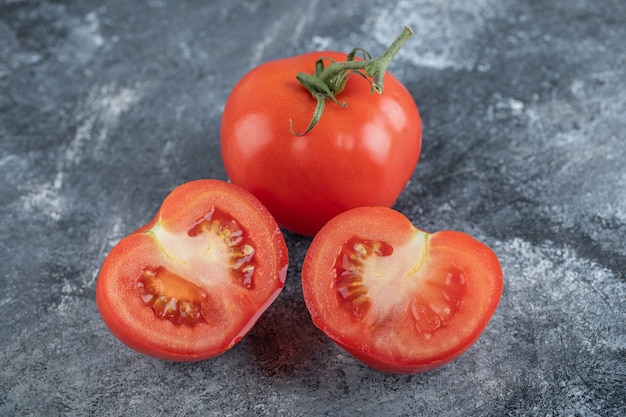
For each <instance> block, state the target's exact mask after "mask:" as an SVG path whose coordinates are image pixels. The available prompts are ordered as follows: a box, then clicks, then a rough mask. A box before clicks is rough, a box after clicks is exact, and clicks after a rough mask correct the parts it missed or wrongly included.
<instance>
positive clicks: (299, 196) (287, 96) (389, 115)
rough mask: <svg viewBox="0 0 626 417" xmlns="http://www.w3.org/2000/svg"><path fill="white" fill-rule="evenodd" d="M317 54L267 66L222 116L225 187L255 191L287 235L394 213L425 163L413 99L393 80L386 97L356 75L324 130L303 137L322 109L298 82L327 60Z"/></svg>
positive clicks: (328, 113) (237, 91)
mask: <svg viewBox="0 0 626 417" xmlns="http://www.w3.org/2000/svg"><path fill="white" fill-rule="evenodd" d="M322 56H323V57H327V58H329V59H334V60H336V61H345V60H346V54H343V53H338V52H330V51H323V52H313V53H308V54H304V55H299V56H294V57H290V58H285V59H280V60H276V61H272V62H268V63H265V64H262V65H260V66H258V67H256V68H255V69H253V70H252V71H251V72H249V73H248V74H247V75H245V76H244V77H243V78H242V79H241V81H239V83H237V85H236V86H235V87H234V89H233V90H232V92H231V94H230V96H229V98H228V100H227V102H226V105H225V108H224V113H223V116H222V124H221V150H222V158H223V161H224V165H225V168H226V172H227V174H228V177H229V178H230V180H231V181H232V182H233V183H234V184H238V185H240V186H242V187H243V188H245V189H246V190H248V191H250V192H251V193H252V194H254V195H255V196H256V197H258V198H259V200H261V202H262V203H263V204H264V205H265V206H266V207H267V208H268V209H269V211H270V212H271V213H272V214H273V216H274V218H275V219H276V220H277V222H278V223H279V224H280V225H281V226H283V227H284V228H286V229H289V230H291V231H294V232H296V233H299V234H303V235H313V234H315V233H316V232H317V231H318V230H319V229H320V228H321V227H322V226H323V225H324V224H325V223H326V222H327V221H328V220H330V219H331V218H333V217H334V216H336V215H337V214H339V213H341V212H343V211H345V210H348V209H350V208H353V207H359V206H372V205H377V206H387V207H390V206H391V205H393V204H394V202H395V201H396V199H397V198H398V196H399V194H400V193H401V191H402V190H403V188H404V187H405V185H406V183H407V182H408V180H409V179H410V177H411V175H412V173H413V171H414V169H415V166H416V164H417V162H418V159H419V154H420V150H421V138H422V122H421V119H420V115H419V112H418V109H417V106H416V105H415V102H414V101H413V98H412V96H411V94H410V93H409V92H408V90H407V89H406V88H405V87H404V86H403V85H402V84H401V83H400V81H398V79H397V78H395V77H394V76H393V75H391V74H389V73H388V72H387V73H385V77H384V93H383V94H371V93H370V91H371V85H370V83H369V82H368V80H366V79H364V78H362V77H360V76H357V75H354V74H353V75H350V76H349V78H348V80H347V83H346V85H345V89H344V90H343V91H342V92H341V93H340V94H339V95H337V99H338V100H339V101H340V102H342V103H346V105H347V106H346V107H345V108H343V107H342V106H340V105H338V104H336V103H334V102H333V101H328V102H327V103H326V106H325V110H324V112H323V115H322V116H321V119H320V121H319V123H318V124H317V125H316V126H315V128H314V129H312V130H311V131H310V132H308V133H307V134H305V135H303V136H297V135H295V134H294V133H293V132H292V131H291V130H290V120H291V121H292V123H293V130H294V131H296V132H302V131H305V129H306V128H307V126H308V124H309V122H310V120H311V116H312V114H313V112H314V109H315V107H316V99H315V98H313V96H312V95H311V93H309V91H307V90H306V89H305V88H303V86H302V85H300V83H299V82H298V81H297V79H296V76H297V74H298V73H299V72H312V70H313V68H314V67H315V63H316V61H317V60H318V59H319V58H320V57H322Z"/></svg>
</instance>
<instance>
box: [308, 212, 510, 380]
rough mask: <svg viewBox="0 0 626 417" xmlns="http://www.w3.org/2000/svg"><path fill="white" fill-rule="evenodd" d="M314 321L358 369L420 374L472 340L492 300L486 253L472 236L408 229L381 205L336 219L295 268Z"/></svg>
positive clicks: (491, 269)
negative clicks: (299, 270)
mask: <svg viewBox="0 0 626 417" xmlns="http://www.w3.org/2000/svg"><path fill="white" fill-rule="evenodd" d="M302 285H303V293H304V298H305V302H306V305H307V308H308V309H309V311H310V313H311V317H312V319H313V321H314V323H315V324H316V325H317V326H318V327H319V328H320V329H321V330H322V331H323V332H324V333H326V334H327V335H328V336H329V337H330V338H331V339H332V340H334V341H335V342H336V343H337V344H338V345H339V346H341V347H343V348H344V349H346V350H347V351H348V352H349V353H351V354H352V355H354V356H355V357H356V358H357V359H360V360H361V361H363V362H364V363H366V364H368V365H370V366H372V367H374V368H377V369H380V370H383V371H387V372H394V373H416V372H425V371H428V370H431V369H434V368H436V367H438V366H441V365H443V364H445V363H447V362H450V361H451V360H453V359H454V358H456V357H458V356H459V355H460V354H462V353H463V352H464V351H465V350H467V349H468V348H469V347H470V346H471V345H472V344H473V343H474V342H475V341H476V340H477V338H478V337H479V336H480V334H481V333H482V331H483V329H484V328H485V326H486V325H487V323H488V321H489V320H490V318H491V316H492V315H493V313H494V312H495V309H496V307H497V305H498V302H499V299H500V296H501V293H502V286H503V281H502V270H501V268H500V264H499V262H498V259H497V257H496V255H495V254H494V253H493V252H492V251H491V250H490V249H489V248H488V247H487V246H485V245H484V244H482V243H480V242H478V241H477V240H475V239H473V238H472V237H470V236H468V235H466V234H463V233H460V232H453V231H443V232H439V233H435V234H428V233H425V232H423V231H421V230H419V229H417V228H415V227H414V226H413V225H412V224H411V223H410V222H409V221H408V219H406V217H404V216H403V215H402V214H400V213H398V212H396V211H394V210H392V209H389V208H385V207H362V208H356V209H352V210H349V211H347V212H345V213H343V214H340V215H339V216H337V217H336V218H335V219H333V220H331V221H330V222H329V223H328V224H327V225H326V226H324V227H323V228H322V229H321V230H320V232H319V233H318V234H317V235H316V237H315V238H314V239H313V242H312V243H311V247H310V249H309V251H308V252H307V255H306V258H305V261H304V265H303V268H302Z"/></svg>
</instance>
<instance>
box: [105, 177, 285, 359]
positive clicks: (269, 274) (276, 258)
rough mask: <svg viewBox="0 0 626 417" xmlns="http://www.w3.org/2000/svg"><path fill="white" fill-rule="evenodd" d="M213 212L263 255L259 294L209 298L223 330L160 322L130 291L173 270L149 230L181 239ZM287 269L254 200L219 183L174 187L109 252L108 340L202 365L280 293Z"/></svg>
mask: <svg viewBox="0 0 626 417" xmlns="http://www.w3.org/2000/svg"><path fill="white" fill-rule="evenodd" d="M211 207H216V208H219V209H221V210H223V211H227V210H229V209H231V210H233V211H234V213H232V214H233V216H234V218H236V219H237V220H238V221H239V222H240V223H241V224H242V225H243V226H244V227H246V228H249V229H248V230H249V232H250V235H252V237H253V239H254V241H255V243H256V244H257V246H258V251H259V252H261V253H260V254H259V255H258V256H259V258H260V259H259V264H260V265H259V269H260V271H259V272H258V273H257V277H258V281H257V282H256V283H255V284H256V288H257V290H255V291H254V292H250V291H243V290H242V291H237V290H236V289H235V291H232V292H225V291H224V292H223V293H217V294H211V297H212V300H213V302H214V308H215V310H216V311H218V310H222V311H221V312H220V313H219V314H220V317H219V320H221V321H222V322H223V325H212V326H208V325H203V324H198V325H196V326H195V327H190V326H185V325H177V324H174V323H171V322H170V321H168V320H165V319H159V318H157V317H156V316H155V314H154V312H153V311H152V310H151V309H150V308H149V307H147V306H146V305H145V303H144V302H143V301H142V300H141V298H140V297H139V296H138V294H137V288H136V285H137V277H138V276H140V275H141V273H142V270H143V269H144V268H145V267H155V266H159V265H166V266H168V265H171V264H173V263H174V262H173V261H172V260H171V259H170V257H169V256H168V255H166V254H165V253H164V250H163V242H159V241H158V239H155V237H154V235H153V232H152V231H153V230H154V228H155V227H160V228H162V229H166V230H168V232H172V233H173V234H178V235H181V236H184V235H186V234H187V232H188V231H189V228H190V223H189V222H190V219H195V220H197V219H200V218H202V217H203V216H204V215H206V214H207V211H209V210H210V209H211ZM183 263H185V262H183ZM190 263H191V262H190ZM287 267H288V253H287V247H286V244H285V241H284V238H283V235H282V234H281V232H280V229H279V228H278V225H277V224H276V222H275V221H274V220H273V218H272V217H271V215H270V213H269V212H268V211H267V209H265V208H264V207H263V205H262V204H261V203H260V202H259V201H258V199H256V198H255V197H254V196H252V195H251V194H250V193H248V192H246V191H245V190H243V189H241V188H240V187H237V186H235V185H233V184H229V183H226V182H223V181H218V180H197V181H191V182H188V183H186V184H183V185H180V186H179V187H177V188H175V189H174V190H173V191H172V192H171V193H170V194H169V195H168V197H167V198H166V199H165V200H164V202H163V204H162V206H161V208H160V209H159V211H158V212H157V214H156V216H155V217H154V219H153V220H152V221H151V222H149V223H148V224H146V225H145V226H142V227H140V228H139V229H138V230H136V231H135V232H133V233H131V234H130V235H128V236H126V237H125V238H123V239H122V240H120V241H119V242H118V243H117V244H116V245H115V246H114V247H113V249H112V250H111V251H110V252H109V254H108V255H107V257H106V258H105V260H104V262H103V265H102V267H101V268H100V272H99V274H98V280H97V283H96V305H97V307H98V310H99V312H100V315H101V317H102V319H103V321H104V322H105V324H106V325H107V327H108V328H109V330H110V331H111V333H113V335H115V336H116V337H117V338H118V339H119V340H120V341H121V342H122V343H124V344H125V345H127V346H128V347H130V348H132V349H134V350H135V351H137V352H140V353H143V354H145V355H148V356H152V357H155V358H159V359H163V360H170V361H181V362H183V361H184V362H190V361H199V360H205V359H209V358H212V357H215V356H217V355H220V354H222V353H224V352H225V351H227V350H229V349H230V348H232V347H233V346H234V345H235V344H236V343H238V342H239V341H240V340H241V339H242V338H243V337H244V336H245V334H246V333H247V332H248V331H249V330H250V329H251V328H252V326H253V325H254V324H255V323H256V321H257V320H258V318H259V317H260V316H261V314H262V313H263V312H264V311H265V310H266V309H267V308H268V307H269V306H270V305H271V304H272V302H273V301H274V300H275V299H276V297H277V296H278V295H279V293H280V292H281V290H282V288H283V287H284V283H285V278H286V274H287ZM197 272H199V271H197ZM215 288H219V285H218V286H217V287H215ZM233 312H234V313H233ZM219 320H216V322H218V321H219Z"/></svg>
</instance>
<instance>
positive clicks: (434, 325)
mask: <svg viewBox="0 0 626 417" xmlns="http://www.w3.org/2000/svg"><path fill="white" fill-rule="evenodd" d="M432 278H433V279H429V280H427V281H425V282H424V286H425V288H424V292H423V294H424V295H423V296H422V295H419V294H418V295H416V297H415V298H414V300H413V303H412V305H411V314H412V315H413V319H414V320H415V329H416V330H417V332H418V333H420V334H422V335H423V336H424V338H426V339H429V338H430V337H431V336H432V335H433V333H434V332H435V331H436V330H438V329H440V328H443V327H446V326H448V325H449V324H450V320H451V319H452V317H454V315H455V314H456V313H457V312H458V311H459V310H460V308H461V304H462V300H463V297H464V296H465V294H466V293H467V279H466V277H465V274H464V273H463V271H462V270H460V269H458V268H452V269H449V270H446V271H443V270H439V271H437V272H436V273H435V274H434V275H433V277H432Z"/></svg>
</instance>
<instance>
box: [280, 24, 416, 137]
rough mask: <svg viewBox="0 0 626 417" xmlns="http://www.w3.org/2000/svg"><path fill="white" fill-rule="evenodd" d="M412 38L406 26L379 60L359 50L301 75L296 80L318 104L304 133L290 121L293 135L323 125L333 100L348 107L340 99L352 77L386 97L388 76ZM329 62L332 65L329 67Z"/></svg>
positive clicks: (321, 61) (373, 91) (299, 134)
mask: <svg viewBox="0 0 626 417" xmlns="http://www.w3.org/2000/svg"><path fill="white" fill-rule="evenodd" d="M412 35H413V30H412V29H411V28H410V27H408V26H405V27H404V29H403V30H402V32H401V33H400V35H398V37H397V38H396V39H395V40H394V41H393V42H392V43H391V45H389V47H388V48H387V49H386V50H385V52H383V54H382V55H380V56H379V57H378V58H375V59H372V57H371V55H370V54H369V52H367V51H366V50H365V49H363V48H358V47H357V48H354V49H353V50H352V51H351V52H350V53H349V54H348V56H347V58H346V61H342V62H338V61H335V60H333V59H331V58H328V57H320V58H319V59H318V60H317V61H316V63H315V71H314V73H313V74H308V73H306V72H299V73H298V74H297V76H296V79H297V80H298V82H299V83H300V84H301V85H302V86H303V87H304V88H306V90H307V91H308V92H310V93H311V95H312V96H313V97H314V98H315V99H316V100H317V105H316V106H315V110H314V112H313V117H312V119H311V122H310V123H309V126H308V127H307V128H306V130H305V131H304V132H302V133H297V132H296V131H294V129H293V121H292V120H291V119H289V130H290V131H291V133H292V134H294V135H296V136H304V135H306V134H307V133H309V132H310V131H311V130H312V129H313V128H314V127H315V125H317V123H318V122H319V121H320V119H321V117H322V113H323V112H324V107H325V102H326V101H327V100H332V101H334V102H335V103H336V104H338V105H339V106H341V107H343V108H345V107H347V106H348V105H347V103H344V102H340V101H339V100H338V99H337V95H338V94H340V93H341V92H342V91H343V89H344V88H345V86H346V82H347V81H348V77H349V76H350V75H352V74H356V75H359V76H361V77H363V78H365V79H366V80H367V81H368V82H369V83H370V85H371V91H370V94H373V93H375V92H376V93H378V94H383V92H384V88H385V72H386V71H387V68H388V67H389V65H390V64H391V61H392V60H393V58H394V57H395V56H396V54H397V53H398V52H399V51H400V49H401V48H402V46H403V45H404V44H405V42H406V41H407V40H408V39H409V38H410V37H411V36H412ZM357 55H361V57H362V60H355V58H356V56H357ZM325 61H329V62H330V64H329V65H328V67H326V66H325Z"/></svg>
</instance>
